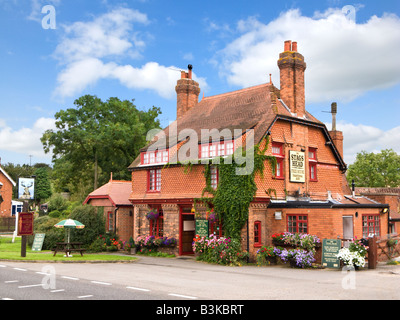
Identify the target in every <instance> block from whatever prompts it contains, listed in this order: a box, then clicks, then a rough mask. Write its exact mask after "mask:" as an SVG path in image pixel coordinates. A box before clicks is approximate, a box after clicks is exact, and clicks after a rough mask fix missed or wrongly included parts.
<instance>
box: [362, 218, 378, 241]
mask: <svg viewBox="0 0 400 320" xmlns="http://www.w3.org/2000/svg"><path fill="white" fill-rule="evenodd" d="M362 228H363V237H364V238H368V235H369V234H375V235H376V236H380V235H381V232H380V229H381V228H380V218H379V214H368V215H363V216H362Z"/></svg>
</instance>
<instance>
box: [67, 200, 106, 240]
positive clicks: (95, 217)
mask: <svg viewBox="0 0 400 320" xmlns="http://www.w3.org/2000/svg"><path fill="white" fill-rule="evenodd" d="M69 218H70V219H73V220H78V221H79V222H81V223H83V224H84V225H85V228H84V229H80V230H73V231H72V232H71V241H77V242H82V243H83V245H84V246H86V247H89V246H90V245H91V244H92V243H93V241H95V240H96V238H97V237H98V235H100V234H104V233H105V219H104V217H103V215H102V213H101V212H99V211H98V210H97V208H96V207H93V206H91V205H81V206H79V207H76V208H75V209H74V210H73V211H72V212H71V214H70V216H69Z"/></svg>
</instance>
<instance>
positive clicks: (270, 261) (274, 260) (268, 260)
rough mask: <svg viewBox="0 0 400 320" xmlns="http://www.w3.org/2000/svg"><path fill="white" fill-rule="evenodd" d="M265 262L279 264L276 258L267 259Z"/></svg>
mask: <svg viewBox="0 0 400 320" xmlns="http://www.w3.org/2000/svg"><path fill="white" fill-rule="evenodd" d="M265 261H267V262H268V264H273V265H275V264H277V263H278V259H277V258H276V257H265Z"/></svg>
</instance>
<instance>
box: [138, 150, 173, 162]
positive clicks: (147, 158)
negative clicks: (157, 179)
mask: <svg viewBox="0 0 400 320" xmlns="http://www.w3.org/2000/svg"><path fill="white" fill-rule="evenodd" d="M168 160H169V155H168V150H155V151H148V152H142V164H158V163H167V162H168Z"/></svg>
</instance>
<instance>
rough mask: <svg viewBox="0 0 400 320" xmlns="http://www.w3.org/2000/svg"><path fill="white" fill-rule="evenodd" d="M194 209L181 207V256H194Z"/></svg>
mask: <svg viewBox="0 0 400 320" xmlns="http://www.w3.org/2000/svg"><path fill="white" fill-rule="evenodd" d="M191 210H192V207H180V214H179V255H185V254H193V248H192V243H193V239H194V237H195V230H196V228H195V220H194V213H193V212H191Z"/></svg>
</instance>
